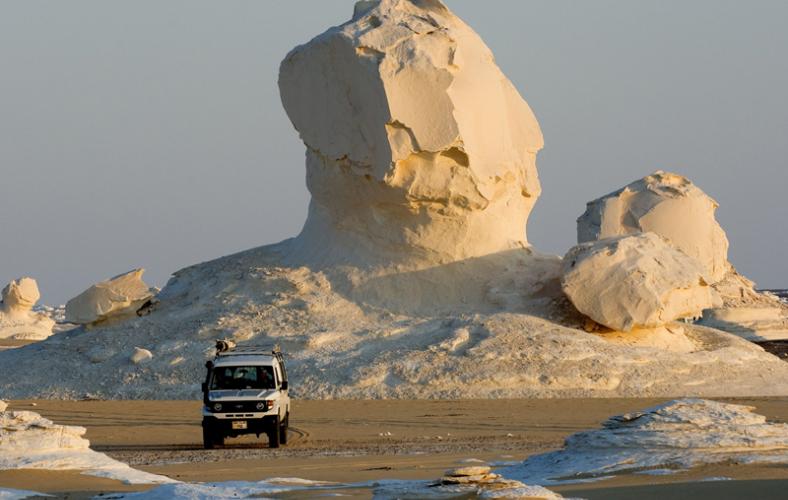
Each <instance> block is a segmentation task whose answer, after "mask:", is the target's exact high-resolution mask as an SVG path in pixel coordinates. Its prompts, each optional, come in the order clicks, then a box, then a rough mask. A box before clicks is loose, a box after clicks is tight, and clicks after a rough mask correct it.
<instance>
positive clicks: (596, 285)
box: [561, 233, 722, 332]
mask: <svg viewBox="0 0 788 500" xmlns="http://www.w3.org/2000/svg"><path fill="white" fill-rule="evenodd" d="M561 284H562V287H563V290H564V293H566V295H567V296H568V297H569V299H570V300H571V301H572V304H574V305H575V307H576V308H577V309H578V311H580V312H581V313H583V314H585V315H586V316H588V317H590V318H591V319H593V320H594V321H596V322H597V323H599V324H602V325H605V326H607V327H609V328H612V329H613V330H619V331H624V332H627V331H630V330H632V329H633V328H654V327H658V326H663V325H665V324H667V323H669V322H671V321H673V320H675V319H678V318H687V317H700V316H701V314H702V311H703V310H704V309H707V308H709V307H713V306H715V305H721V304H722V301H721V300H720V298H719V296H718V295H717V292H715V291H714V289H712V288H711V286H709V283H708V278H707V277H706V274H705V269H704V268H703V266H701V265H700V263H698V261H696V260H695V259H693V258H691V257H688V256H687V255H685V254H684V253H682V252H681V251H679V250H677V249H675V248H673V247H672V246H671V245H670V244H669V243H668V242H667V241H665V240H664V239H663V238H662V237H660V236H658V235H657V234H655V233H640V234H635V235H631V236H619V237H616V238H608V239H603V240H600V241H594V242H589V243H583V244H581V245H578V246H576V247H574V248H573V249H571V250H570V251H569V253H567V255H566V257H564V275H563V277H562V279H561Z"/></svg>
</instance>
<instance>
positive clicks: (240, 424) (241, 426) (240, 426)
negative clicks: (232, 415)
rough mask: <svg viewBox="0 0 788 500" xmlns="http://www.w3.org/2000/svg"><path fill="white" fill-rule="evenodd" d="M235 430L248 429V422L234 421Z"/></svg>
mask: <svg viewBox="0 0 788 500" xmlns="http://www.w3.org/2000/svg"><path fill="white" fill-rule="evenodd" d="M233 429H246V420H234V421H233Z"/></svg>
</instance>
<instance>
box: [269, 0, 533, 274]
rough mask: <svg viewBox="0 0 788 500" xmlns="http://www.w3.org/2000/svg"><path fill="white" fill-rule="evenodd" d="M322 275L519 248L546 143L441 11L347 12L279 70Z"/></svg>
mask: <svg viewBox="0 0 788 500" xmlns="http://www.w3.org/2000/svg"><path fill="white" fill-rule="evenodd" d="M279 88H280V92H281V96H282V102H283V104H284V107H285V110H286V111H287V114H288V115H289V117H290V119H291V121H292V122H293V125H294V126H295V128H296V129H297V130H298V132H299V133H300V135H301V138H302V140H303V141H304V143H305V145H306V148H307V152H306V166H307V186H308V188H309V191H310V192H311V194H312V202H311V204H310V209H309V216H308V219H307V222H306V224H305V227H304V229H303V231H302V233H301V235H300V236H299V239H298V242H299V244H298V245H295V246H294V248H293V251H294V253H295V254H298V255H297V256H298V257H301V258H304V259H306V260H309V261H311V262H322V263H338V262H349V263H365V262H369V263H376V262H388V261H393V262H403V261H405V262H407V261H412V260H416V261H419V260H421V261H427V262H451V261H455V260H459V259H463V258H468V257H474V256H480V255H486V254H490V253H494V252H498V251H502V250H508V249H512V248H519V247H522V246H525V245H527V241H526V232H525V226H526V221H527V219H528V215H529V213H530V211H531V208H532V207H533V205H534V203H535V201H536V199H537V197H538V196H539V194H540V191H541V189H540V185H539V180H538V176H537V171H536V154H537V152H538V151H539V150H540V149H541V148H542V145H543V140H542V134H541V131H540V129H539V124H538V123H537V121H536V118H535V117H534V115H533V113H532V111H531V109H530V108H529V107H528V104H527V103H526V102H525V101H524V100H523V99H522V97H521V96H520V94H519V93H518V91H517V90H516V89H515V88H514V86H513V85H512V83H511V82H510V81H509V80H508V79H507V78H506V76H505V75H504V74H503V73H502V72H501V70H500V69H499V68H498V66H497V65H496V64H495V60H494V58H493V55H492V53H491V52H490V50H489V48H487V46H486V45H485V44H484V42H483V41H482V40H481V38H479V36H478V35H477V34H476V33H475V32H474V31H473V30H472V29H471V28H470V27H468V26H467V25H466V24H465V23H464V22H463V21H461V20H460V19H459V18H457V17H456V16H454V15H453V14H452V13H451V12H450V11H449V10H448V9H447V8H446V6H445V5H443V3H441V2H440V1H438V0H380V1H372V2H359V3H357V4H356V8H355V12H354V15H353V19H351V20H350V21H349V22H347V23H345V24H343V25H341V26H338V27H334V28H331V29H329V30H328V31H326V32H325V33H323V34H322V35H319V36H317V37H316V38H314V39H313V40H311V41H310V42H308V43H307V44H305V45H301V46H299V47H296V48H295V49H294V50H293V51H291V52H290V54H288V55H287V57H286V58H285V60H284V61H283V62H282V65H281V69H280V75H279Z"/></svg>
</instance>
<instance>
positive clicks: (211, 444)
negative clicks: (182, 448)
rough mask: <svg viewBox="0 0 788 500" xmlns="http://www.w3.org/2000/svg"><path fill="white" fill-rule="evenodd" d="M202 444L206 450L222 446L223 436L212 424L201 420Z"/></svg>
mask: <svg viewBox="0 0 788 500" xmlns="http://www.w3.org/2000/svg"><path fill="white" fill-rule="evenodd" d="M202 444H203V447H204V448H205V449H206V450H212V449H214V448H216V447H218V446H224V436H223V435H222V434H220V433H219V431H217V430H216V429H214V428H213V426H212V425H210V424H208V423H205V422H203V424H202Z"/></svg>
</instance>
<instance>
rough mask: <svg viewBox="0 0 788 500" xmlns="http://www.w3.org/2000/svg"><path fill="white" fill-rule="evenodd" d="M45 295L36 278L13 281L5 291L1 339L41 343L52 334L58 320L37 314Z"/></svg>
mask: <svg viewBox="0 0 788 500" xmlns="http://www.w3.org/2000/svg"><path fill="white" fill-rule="evenodd" d="M40 297H41V293H40V292H39V290H38V284H37V283H36V280H34V279H33V278H19V279H17V280H13V281H11V282H10V283H9V284H8V285H7V286H6V287H5V288H3V291H2V299H3V301H2V303H0V339H17V340H41V339H45V338H47V337H49V336H50V335H52V328H53V327H54V326H55V321H54V320H53V319H52V318H50V317H49V316H47V315H46V314H42V313H38V312H35V311H33V306H35V305H36V302H38V299H39V298H40Z"/></svg>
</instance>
